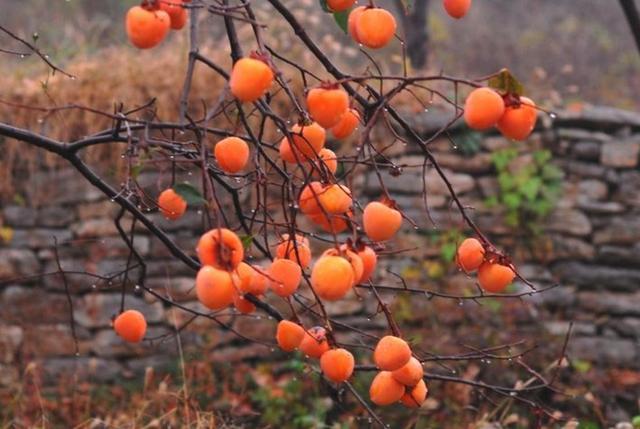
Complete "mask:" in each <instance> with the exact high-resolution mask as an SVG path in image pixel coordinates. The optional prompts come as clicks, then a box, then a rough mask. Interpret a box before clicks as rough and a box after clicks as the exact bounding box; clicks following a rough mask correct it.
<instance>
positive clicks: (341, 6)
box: [327, 0, 356, 12]
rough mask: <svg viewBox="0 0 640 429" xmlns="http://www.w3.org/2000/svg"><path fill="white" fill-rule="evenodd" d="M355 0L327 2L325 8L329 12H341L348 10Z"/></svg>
mask: <svg viewBox="0 0 640 429" xmlns="http://www.w3.org/2000/svg"><path fill="white" fill-rule="evenodd" d="M355 2H356V0H327V6H328V7H329V10H330V11H331V12H342V11H345V10H347V9H349V8H350V7H351V6H353V4H354V3H355Z"/></svg>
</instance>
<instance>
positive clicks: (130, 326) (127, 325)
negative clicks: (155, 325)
mask: <svg viewBox="0 0 640 429" xmlns="http://www.w3.org/2000/svg"><path fill="white" fill-rule="evenodd" d="M113 329H114V330H115V331H116V334H118V336H120V338H122V339H123V340H125V341H127V342H129V343H139V342H140V341H142V339H143V338H144V334H145V333H146V332H147V321H146V319H145V318H144V315H143V314H142V313H140V312H139V311H138V310H127V311H124V312H122V313H120V314H119V315H118V317H116V319H115V320H114V321H113Z"/></svg>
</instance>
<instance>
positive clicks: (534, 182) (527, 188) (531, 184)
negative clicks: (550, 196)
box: [520, 177, 542, 201]
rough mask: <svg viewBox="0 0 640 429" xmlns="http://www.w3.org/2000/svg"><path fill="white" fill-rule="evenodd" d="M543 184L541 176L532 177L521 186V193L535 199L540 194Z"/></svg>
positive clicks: (529, 198)
mask: <svg viewBox="0 0 640 429" xmlns="http://www.w3.org/2000/svg"><path fill="white" fill-rule="evenodd" d="M541 186H542V180H540V178H539V177H532V178H531V179H529V180H528V181H527V182H525V183H524V184H523V185H522V187H521V188H520V193H521V194H522V195H524V196H525V198H526V199H528V200H529V201H533V199H534V198H535V197H536V195H537V194H538V191H539V190H540V187H541Z"/></svg>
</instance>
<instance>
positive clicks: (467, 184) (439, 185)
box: [425, 168, 475, 195]
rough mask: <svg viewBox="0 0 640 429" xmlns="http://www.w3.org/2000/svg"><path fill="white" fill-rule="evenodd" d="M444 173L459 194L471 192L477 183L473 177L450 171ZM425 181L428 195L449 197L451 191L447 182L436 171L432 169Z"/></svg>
mask: <svg viewBox="0 0 640 429" xmlns="http://www.w3.org/2000/svg"><path fill="white" fill-rule="evenodd" d="M443 173H444V174H445V175H446V177H447V179H448V180H449V182H450V183H451V186H452V187H453V189H454V191H455V192H456V193H457V194H464V193H465V192H469V191H471V190H472V189H473V188H474V187H475V181H474V180H473V177H471V176H469V175H468V174H458V173H453V172H451V171H448V170H444V171H443ZM425 180H426V182H427V192H428V193H433V194H438V195H449V190H448V188H447V186H446V184H445V182H444V181H443V180H442V178H441V177H440V175H439V174H438V173H437V172H436V170H435V169H433V168H431V169H429V170H428V171H427V174H426V175H425Z"/></svg>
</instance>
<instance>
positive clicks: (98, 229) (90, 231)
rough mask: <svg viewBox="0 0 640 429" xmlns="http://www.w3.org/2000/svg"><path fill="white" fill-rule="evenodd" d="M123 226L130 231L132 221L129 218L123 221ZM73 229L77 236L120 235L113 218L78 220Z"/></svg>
mask: <svg viewBox="0 0 640 429" xmlns="http://www.w3.org/2000/svg"><path fill="white" fill-rule="evenodd" d="M122 226H123V228H124V230H125V231H129V230H130V228H131V223H130V221H129V220H127V221H123V222H122ZM71 231H72V232H73V234H74V236H76V237H77V238H100V237H108V236H113V235H118V230H117V228H116V225H115V223H114V221H113V219H108V218H106V219H105V218H99V219H88V220H83V221H80V222H77V223H75V224H73V225H72V226H71Z"/></svg>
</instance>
